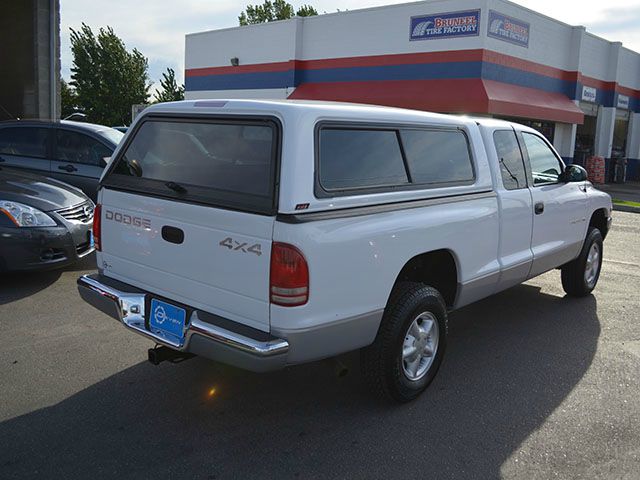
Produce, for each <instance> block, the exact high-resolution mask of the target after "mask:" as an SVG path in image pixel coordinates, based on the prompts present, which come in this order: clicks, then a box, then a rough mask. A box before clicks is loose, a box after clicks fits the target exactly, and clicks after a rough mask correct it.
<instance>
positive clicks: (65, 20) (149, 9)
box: [60, 0, 640, 91]
mask: <svg viewBox="0 0 640 480" xmlns="http://www.w3.org/2000/svg"><path fill="white" fill-rule="evenodd" d="M288 1H289V3H291V4H293V6H294V7H298V6H300V5H302V4H305V3H307V4H311V5H313V6H314V7H315V8H316V9H317V10H318V12H319V13H324V12H326V13H331V12H335V11H337V10H338V9H340V10H356V9H359V8H367V7H374V6H380V5H390V4H395V3H407V2H406V0H400V1H398V0H395V1H394V0H302V1H299V0H288ZM255 3H262V0H245V1H237V0H235V1H234V0H179V1H176V0H171V1H169V0H135V1H131V0H60V9H61V12H60V23H61V28H60V35H61V56H62V76H63V78H65V79H66V80H69V77H70V74H71V72H70V68H71V64H72V56H71V49H70V44H69V28H74V29H79V28H80V26H81V24H82V22H84V23H86V24H87V25H89V26H90V27H92V28H93V30H94V32H95V31H97V30H98V29H99V28H100V27H104V26H107V25H108V26H111V27H113V29H114V31H115V33H116V34H117V35H118V36H119V37H120V38H122V39H123V41H124V42H125V44H126V46H127V48H128V49H133V48H134V47H135V48H137V49H138V50H140V51H141V52H142V53H143V54H144V55H145V56H146V57H147V58H148V59H149V76H150V78H151V81H152V82H154V83H155V84H156V85H155V86H154V88H152V91H153V90H155V88H156V87H157V86H158V85H159V83H158V82H159V79H160V77H161V76H162V72H164V71H165V70H166V68H167V67H170V68H173V69H174V70H175V71H176V76H177V78H178V80H179V81H180V82H182V81H183V76H184V36H185V34H187V33H192V32H200V31H204V30H214V29H218V28H228V27H234V26H237V25H238V15H239V14H240V12H241V11H242V10H243V9H244V8H245V6H246V5H247V4H255ZM515 3H518V4H520V5H523V6H525V7H527V8H531V9H532V10H536V11H538V12H540V13H543V14H545V15H548V16H550V17H553V18H556V19H558V20H561V21H563V22H566V23H569V24H571V25H584V26H586V27H587V30H588V31H590V32H592V33H594V34H596V35H599V36H601V37H604V38H606V39H607V40H613V41H620V42H622V43H623V45H624V46H625V47H627V48H630V49H632V50H635V51H636V52H640V27H639V26H638V25H640V0H607V1H606V2H603V1H602V0H597V1H594V0H515Z"/></svg>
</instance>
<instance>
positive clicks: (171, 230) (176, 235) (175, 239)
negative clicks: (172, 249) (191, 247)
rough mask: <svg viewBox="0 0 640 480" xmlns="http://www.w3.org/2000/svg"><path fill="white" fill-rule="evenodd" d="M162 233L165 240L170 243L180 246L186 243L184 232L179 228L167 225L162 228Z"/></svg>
mask: <svg viewBox="0 0 640 480" xmlns="http://www.w3.org/2000/svg"><path fill="white" fill-rule="evenodd" d="M161 231H162V238H163V240H165V241H167V242H169V243H175V244H176V245H180V244H181V243H182V242H184V231H183V230H181V229H179V228H177V227H172V226H170V225H165V226H163V227H162V230H161Z"/></svg>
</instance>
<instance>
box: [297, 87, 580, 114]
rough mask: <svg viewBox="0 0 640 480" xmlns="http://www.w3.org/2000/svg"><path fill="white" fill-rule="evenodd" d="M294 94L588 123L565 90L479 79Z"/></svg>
mask: <svg viewBox="0 0 640 480" xmlns="http://www.w3.org/2000/svg"><path fill="white" fill-rule="evenodd" d="M289 98H293V99H307V100H332V101H340V102H354V103H367V104H374V105H387V106H392V107H402V108H412V109H416V110H427V111H433V112H446V113H481V114H482V113H484V114H487V113H488V114H494V115H505V116H511V117H521V118H530V119H536V120H547V121H552V122H563V123H577V124H582V123H583V121H584V114H583V113H582V110H580V108H579V107H578V106H577V105H576V104H575V103H574V102H573V101H572V100H570V99H569V98H568V97H567V96H566V95H563V94H562V93H556V92H547V91H544V90H538V89H536V88H527V87H520V86H517V85H512V84H509V83H502V82H496V81H493V80H482V79H478V78H472V79H446V80H443V79H437V80H391V81H368V82H327V83H304V84H302V85H300V86H299V87H297V88H296V89H295V90H294V91H293V93H292V94H291V95H290V96H289Z"/></svg>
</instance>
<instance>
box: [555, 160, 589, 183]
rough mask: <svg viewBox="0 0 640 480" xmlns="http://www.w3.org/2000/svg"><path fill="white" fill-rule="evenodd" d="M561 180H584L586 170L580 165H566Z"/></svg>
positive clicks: (567, 181)
mask: <svg viewBox="0 0 640 480" xmlns="http://www.w3.org/2000/svg"><path fill="white" fill-rule="evenodd" d="M560 178H561V180H562V181H563V182H565V183H571V182H585V181H586V180H587V178H588V175H587V171H586V170H585V169H584V168H582V167H581V166H580V165H575V164H571V165H567V168H565V169H564V172H562V175H561V177H560Z"/></svg>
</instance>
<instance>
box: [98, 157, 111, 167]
mask: <svg viewBox="0 0 640 480" xmlns="http://www.w3.org/2000/svg"><path fill="white" fill-rule="evenodd" d="M110 160H111V157H102V158H101V159H100V166H101V167H103V168H104V167H106V166H107V165H109V161H110Z"/></svg>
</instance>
